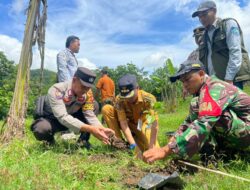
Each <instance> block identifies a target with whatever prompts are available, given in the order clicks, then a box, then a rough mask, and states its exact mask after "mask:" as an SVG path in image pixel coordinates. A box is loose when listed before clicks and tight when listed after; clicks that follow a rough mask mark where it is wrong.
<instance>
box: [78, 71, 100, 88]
mask: <svg viewBox="0 0 250 190" xmlns="http://www.w3.org/2000/svg"><path fill="white" fill-rule="evenodd" d="M74 77H77V78H79V79H80V81H81V83H82V85H83V86H86V87H90V88H91V87H93V84H94V82H95V78H96V75H95V73H93V72H92V71H91V70H89V69H87V68H85V67H78V68H77V70H76V72H75V75H74Z"/></svg>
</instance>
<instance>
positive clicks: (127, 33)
mask: <svg viewBox="0 0 250 190" xmlns="http://www.w3.org/2000/svg"><path fill="white" fill-rule="evenodd" d="M28 2H29V1H28V0H0V26H1V30H0V51H3V52H4V53H5V55H6V56H7V57H8V58H9V59H10V60H14V61H15V62H16V63H18V61H19V56H20V50H21V46H22V39H23V33H24V27H25V22H26V15H25V10H26V8H27V7H28ZM200 2H201V1H199V0H165V1H162V0H153V1H152V0H70V1H69V0H48V20H47V28H46V55H45V67H46V68H47V69H50V70H53V71H56V54H57V53H58V51H60V50H61V49H64V47H65V39H66V37H67V36H69V35H76V36H79V37H80V39H81V48H80V52H79V53H78V54H77V55H76V56H77V58H78V60H79V62H80V64H81V65H83V66H87V67H89V68H96V67H103V66H109V67H116V66H117V65H122V64H126V63H128V62H133V63H134V64H136V65H138V66H139V67H144V68H145V70H147V71H152V70H154V69H155V68H157V67H159V66H162V64H163V62H164V60H166V59H167V58H171V59H172V60H173V62H174V64H175V65H179V64H180V63H181V62H182V61H184V60H185V59H186V57H187V56H188V54H189V53H190V52H191V51H192V50H193V49H195V48H196V46H195V43H194V39H193V37H192V29H193V28H194V27H196V26H198V25H199V21H198V19H197V18H195V19H193V18H191V14H192V12H193V11H194V10H195V9H196V8H197V6H198V4H199V3H200ZM216 3H217V8H218V16H219V17H222V18H226V17H233V18H236V19H237V20H238V21H239V23H240V25H241V27H242V30H243V33H244V38H245V45H246V47H247V49H248V51H249V50H250V19H249V18H250V0H217V1H216ZM39 61H40V60H39V54H38V52H37V50H36V49H34V58H33V65H32V68H33V69H34V68H39V64H40V62H39Z"/></svg>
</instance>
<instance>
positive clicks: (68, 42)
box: [65, 36, 80, 48]
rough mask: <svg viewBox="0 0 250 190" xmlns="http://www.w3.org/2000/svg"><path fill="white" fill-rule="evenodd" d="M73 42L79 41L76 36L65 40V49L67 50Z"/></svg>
mask: <svg viewBox="0 0 250 190" xmlns="http://www.w3.org/2000/svg"><path fill="white" fill-rule="evenodd" d="M75 40H80V39H79V37H77V36H68V37H67V39H66V44H65V46H66V48H68V47H69V46H70V44H71V43H72V42H74V41H75Z"/></svg>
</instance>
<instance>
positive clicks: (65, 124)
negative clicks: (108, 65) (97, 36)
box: [31, 67, 114, 148]
mask: <svg viewBox="0 0 250 190" xmlns="http://www.w3.org/2000/svg"><path fill="white" fill-rule="evenodd" d="M95 77H96V76H95V74H94V73H92V72H91V71H90V70H89V69H87V68H84V67H79V68H78V69H77V71H76V73H75V75H74V77H73V79H72V80H70V81H65V82H61V83H57V84H54V85H53V86H52V87H51V88H50V89H49V91H48V95H47V96H45V97H40V99H39V100H40V102H38V104H42V105H40V110H38V113H37V119H36V120H35V121H34V122H33V124H32V125H31V130H32V131H33V133H34V135H35V137H36V139H37V140H40V141H47V142H49V143H53V142H54V134H55V133H56V132H59V131H66V130H71V131H73V132H74V133H81V134H82V135H81V136H86V134H88V133H90V134H93V135H94V136H95V137H96V138H97V139H99V140H101V141H102V142H103V143H105V144H109V136H110V135H112V134H114V131H113V130H111V129H108V128H104V127H103V126H102V125H101V123H100V122H99V120H98V119H97V117H96V115H95V114H94V112H93V110H94V105H93V100H94V99H93V94H92V91H91V89H90V88H91V87H92V86H93V83H94V81H95ZM87 137H88V138H89V135H87ZM88 138H87V139H86V138H84V139H85V140H87V141H88ZM86 148H89V143H88V142H87V145H86Z"/></svg>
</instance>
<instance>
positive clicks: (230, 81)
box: [225, 80, 233, 84]
mask: <svg viewBox="0 0 250 190" xmlns="http://www.w3.org/2000/svg"><path fill="white" fill-rule="evenodd" d="M225 81H226V82H227V83H229V84H233V81H232V80H225Z"/></svg>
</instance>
